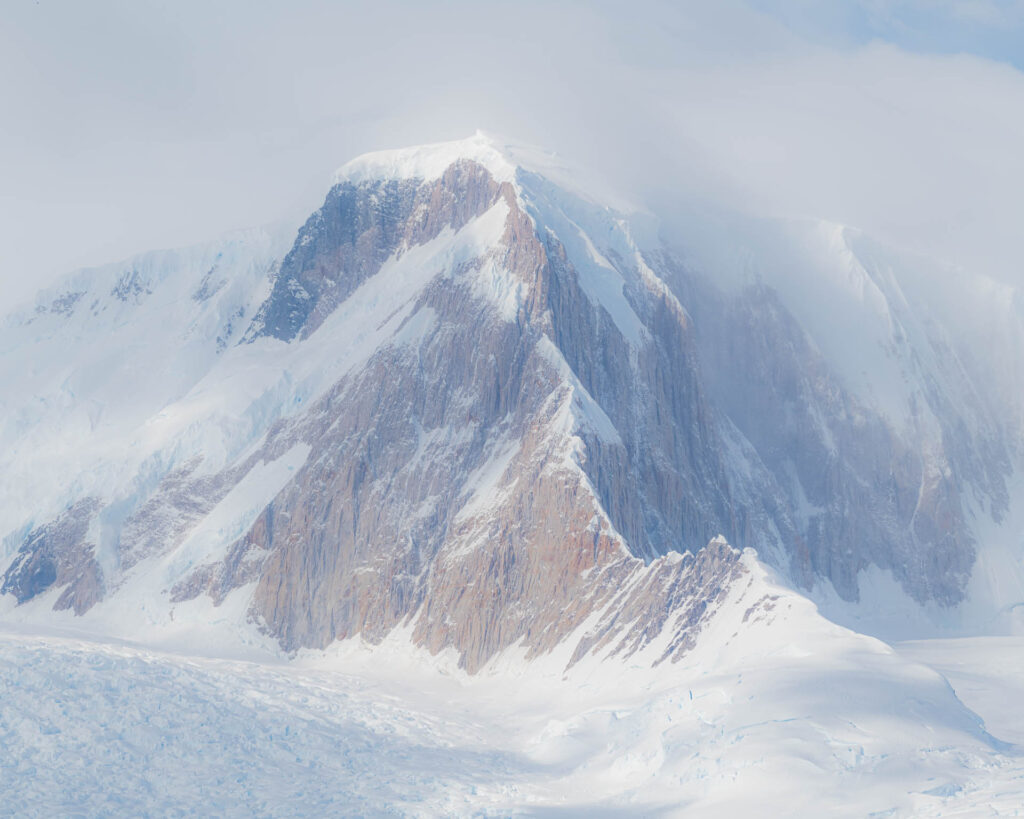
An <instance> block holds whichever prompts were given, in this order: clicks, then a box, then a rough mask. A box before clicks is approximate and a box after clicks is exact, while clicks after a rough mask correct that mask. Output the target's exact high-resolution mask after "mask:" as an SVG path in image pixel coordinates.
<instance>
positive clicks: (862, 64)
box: [0, 0, 1024, 301]
mask: <svg viewBox="0 0 1024 819" xmlns="http://www.w3.org/2000/svg"><path fill="white" fill-rule="evenodd" d="M851 7H852V8H853V12H851V13H844V14H839V13H836V12H833V11H828V9H829V8H833V9H834V8H835V4H824V3H816V2H810V1H809V0H808V1H807V2H795V1H794V2H781V3H771V4H769V3H765V2H755V1H754V0H751V2H749V3H744V2H739V0H723V1H722V2H720V3H714V4H709V3H703V2H701V3H698V2H689V3H668V2H658V1H657V0H645V2H641V3H638V4H633V5H631V6H630V8H629V9H626V8H625V7H623V6H621V4H615V3H610V2H602V1H601V0H598V1H597V2H588V3H583V2H566V3H558V4H553V3H541V2H535V1H534V0H527V1H526V2H517V3H504V2H495V3H487V4H481V3H469V2H439V3H432V4H425V3H413V2H383V3H373V4H370V3H348V4H330V3H317V2H296V3H293V4H287V5H284V4H281V5H277V4H256V3H248V2H246V3H242V2H237V1H236V2H222V3H217V4H213V5H211V4H208V3H198V2H184V1H183V2H180V3H175V4H166V5H154V4H145V5H144V6H143V5H140V4H135V3H129V2H121V3H117V2H110V3H106V4H101V5H97V4H79V3H54V2H47V0H42V2H39V3H34V2H28V1H27V0H26V1H25V2H20V3H16V4H13V5H12V6H11V7H9V11H8V12H7V13H5V19H4V21H3V23H0V74H2V76H5V77H8V78H12V77H16V78H17V79H18V81H17V82H7V83H4V84H3V85H0V110H3V111H4V112H5V120H4V121H5V127H4V128H3V129H0V178H2V179H3V180H4V184H3V186H2V188H0V247H3V248H4V253H3V257H2V267H0V287H2V288H3V296H4V299H5V300H7V301H10V300H12V299H17V298H21V297H24V296H26V295H28V294H29V293H30V292H31V291H32V290H34V289H35V287H36V286H37V285H39V284H40V283H42V282H43V281H45V280H46V279H47V278H49V277H52V276H53V275H54V274H55V273H57V272H59V271H62V270H67V269H70V268H71V267H74V266H76V265H80V264H87V263H99V262H102V261H107V260H110V259H112V258H118V257H121V256H124V255H127V254H128V253H131V252H134V251H138V250H144V249H147V248H149V247H156V246H171V245H180V244H185V243H188V242H191V241H197V240H201V239H203V238H206V237H208V236H210V235H214V234H217V233H219V232H222V231H224V230H228V229H231V228H234V227H240V226H245V225H250V224H259V223H262V222H266V221H271V220H274V219H278V218H282V217H289V218H294V219H300V218H302V216H304V215H305V214H306V213H308V212H309V211H310V210H311V209H312V208H314V207H316V205H317V204H318V203H319V200H320V199H321V198H322V196H323V193H324V187H325V185H326V182H327V179H328V178H329V175H330V173H331V171H332V170H333V168H334V167H336V166H337V165H340V164H342V163H343V162H344V161H345V160H346V159H348V158H349V157H351V156H352V155H354V154H356V153H359V152H362V151H365V150H371V149H374V148H380V147H393V146H398V145H402V144H412V143H418V142H427V141H434V140H438V139H448V138H457V137H461V136H464V135H466V134H468V133H471V132H472V131H473V130H475V129H476V128H481V127H482V128H485V129H488V130H492V131H497V132H499V133H505V134H508V135H509V136H512V137H514V138H518V139H521V140H524V141H527V142H533V143H536V144H540V145H544V146H546V147H550V148H552V149H554V150H557V151H558V152H560V153H562V154H565V155H566V156H569V157H572V158H573V159H574V160H576V161H577V162H578V163H579V164H581V165H584V166H590V167H592V168H594V169H595V170H596V171H598V172H599V173H602V174H604V175H606V176H607V177H608V178H609V179H610V180H611V181H612V182H613V183H614V184H615V185H616V186H617V187H620V188H621V189H623V190H626V191H635V192H638V193H640V194H641V195H643V196H645V197H648V198H650V199H651V200H652V201H667V200H669V199H671V198H672V197H673V196H678V197H689V198H691V199H692V198H700V199H706V200H710V201H714V202H717V203H720V204H724V205H727V206H736V207H743V208H746V209H749V210H754V211H757V212H764V213H784V214H789V215H793V214H795V215H808V216H818V217H823V218H830V219H835V220H838V221H843V222H847V223H851V224H855V225H858V226H861V227H863V228H865V229H867V230H868V231H870V232H873V233H878V234H880V235H882V237H883V238H886V239H888V240H890V241H895V242H897V243H901V244H907V245H909V246H912V247H914V248H916V249H924V250H926V251H929V252H932V253H934V254H936V255H939V256H941V257H942V258H946V259H949V260H952V261H955V262H959V263H962V264H969V265H976V266H983V267H985V268H986V269H987V270H989V271H990V272H998V275H1001V276H1003V277H1014V276H1018V275H1020V270H1019V266H1017V263H1016V260H1015V258H1014V252H1015V244H1016V242H1015V236H1014V233H1015V229H1016V225H1017V224H1018V223H1019V222H1020V217H1021V215H1022V214H1021V206H1020V203H1019V196H1018V195H1017V192H1018V191H1019V190H1021V189H1022V186H1024V167H1022V159H1021V157H1020V151H1019V149H1018V147H1017V146H1019V144H1021V142H1020V140H1021V136H1024V134H1022V123H1024V116H1022V114H1021V112H1024V105H1022V102H1024V84H1022V83H1024V80H1022V75H1021V73H1020V72H1019V71H1018V70H1016V69H1015V68H1013V67H1012V65H1008V64H1005V63H1003V64H1000V63H998V62H995V61H993V60H989V59H986V57H985V56H984V55H986V54H987V53H988V52H987V51H986V49H987V48H989V46H988V45H986V43H995V45H993V46H992V48H993V49H994V51H992V53H993V54H995V56H996V57H997V58H999V57H1000V55H1001V54H1003V52H1002V51H1000V50H999V48H1002V46H999V42H997V41H998V37H999V32H998V31H997V30H996V29H997V28H998V25H997V24H996V23H994V22H992V21H994V20H996V19H999V20H1003V21H1004V22H1005V21H1006V20H1010V21H1011V23H1012V21H1013V20H1017V19H1018V9H1019V4H1000V3H995V2H984V3H978V4H963V3H952V2H951V3H947V4H946V6H945V7H944V10H940V12H938V13H936V14H935V15H934V16H929V15H928V14H927V13H926V12H925V11H924V10H923V7H921V5H920V4H918V3H915V2H913V0H905V2H892V3H881V2H872V1H869V0H865V2H863V3H861V4H859V5H858V4H852V6H851ZM925 18H927V22H928V25H927V26H924V24H922V23H920V22H917V23H915V20H917V21H920V20H922V19H925ZM967 18H970V20H973V21H975V22H971V23H969V24H967V23H963V22H961V25H960V28H961V29H963V30H964V31H968V30H969V31H973V32H975V34H974V35H972V36H974V37H975V39H974V40H972V41H970V43H968V45H970V47H971V48H973V49H975V51H976V52H977V54H976V55H975V56H970V55H967V54H960V53H957V52H958V51H959V50H962V49H958V48H955V47H952V46H951V43H952V44H953V46H955V44H956V40H955V37H953V36H952V35H951V34H950V32H951V31H954V30H955V28H956V27H955V26H954V25H953V23H952V22H950V21H953V20H954V19H957V20H961V21H963V20H965V19H967ZM915 25H917V29H914V26H915ZM1013 25H1016V23H1013ZM929 26H930V27H931V30H932V34H930V35H927V36H925V34H920V35H919V36H917V35H915V31H917V32H923V31H924V30H925V29H927V28H928V27H929ZM1011 31H1012V28H1011ZM915 36H916V37H917V39H915ZM929 37H931V40H930V44H929V39H928V38H929ZM986 37H987V38H988V39H987V40H986V39H985V38H986ZM951 38H952V39H951ZM979 38H980V39H979ZM997 46H999V47H998V48H997ZM967 50H970V49H967ZM978 55H981V56H978ZM1010 62H1011V63H1012V60H1010Z"/></svg>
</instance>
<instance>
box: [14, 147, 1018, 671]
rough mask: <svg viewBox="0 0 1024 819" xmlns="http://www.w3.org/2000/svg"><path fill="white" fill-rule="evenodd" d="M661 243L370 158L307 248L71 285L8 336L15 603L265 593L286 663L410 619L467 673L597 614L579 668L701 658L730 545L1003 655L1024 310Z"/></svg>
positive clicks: (821, 591)
mask: <svg viewBox="0 0 1024 819" xmlns="http://www.w3.org/2000/svg"><path fill="white" fill-rule="evenodd" d="M645 220H646V221H645ZM649 221H650V216H649V215H647V216H645V215H643V214H641V215H640V216H637V215H635V214H630V213H623V212H620V211H618V210H616V209H613V208H611V207H609V206H607V205H604V204H602V203H601V202H600V201H598V200H596V199H595V198H594V197H593V196H592V195H590V194H589V193H587V191H586V189H585V187H584V186H582V185H580V184H578V183H577V182H576V181H575V180H574V179H573V177H572V176H571V174H569V173H568V172H566V171H565V169H564V168H560V167H559V166H558V165H557V164H556V163H555V162H554V161H553V160H552V158H551V157H547V156H545V155H543V154H539V153H538V152H524V151H523V150H522V149H516V148H510V147H507V146H504V145H503V144H502V143H500V142H499V141H497V140H494V139H491V138H489V137H485V136H482V135H477V136H476V137H473V138H471V139H469V140H465V141H462V142H456V143H447V144H442V145H435V146H425V147H421V148H415V149H409V150H403V151H391V152H383V153H378V154H370V155H367V156H364V157H361V158H359V159H357V160H354V161H353V162H351V163H349V164H348V165H346V166H345V167H344V168H342V169H341V170H340V171H339V173H338V174H337V177H336V179H335V181H334V184H333V186H332V187H331V189H330V190H329V192H328V194H327V197H326V200H325V202H324V204H323V206H322V207H321V208H320V209H319V210H317V211H316V212H315V213H314V214H313V215H312V216H311V217H310V218H309V219H308V220H307V222H306V223H305V224H304V225H303V226H302V227H301V228H300V229H299V231H298V235H297V237H296V238H295V239H294V241H291V242H290V247H289V239H288V238H287V234H286V233H285V232H283V231H278V232H277V233H276V234H274V235H270V234H267V233H265V232H258V231H256V232H250V233H246V234H240V235H236V236H232V237H229V238H227V239H226V240H224V241H223V242H220V243H215V244H213V245H210V246H205V247H200V248H196V249H193V250H190V251H183V252H166V253H152V254H147V255H145V256H142V257H139V258H137V259H133V260H131V261H129V262H127V263H124V264H121V265H113V266H109V267H107V268H102V269H97V270H88V271H82V272H80V273H78V274H75V275H74V276H72V277H71V278H70V279H68V280H67V281H66V282H64V283H63V284H62V285H60V286H58V287H57V288H55V289H54V290H52V291H50V292H47V293H44V294H42V295H41V296H40V298H39V299H38V302H37V304H36V305H35V307H34V308H33V309H30V310H28V311H21V312H15V313H13V314H11V315H9V316H8V317H7V319H6V320H5V323H4V325H3V329H2V336H0V338H2V339H3V340H2V342H0V343H2V345H3V350H4V356H3V361H4V362H5V364H6V370H7V371H6V372H5V373H4V380H5V383H6V384H9V385H10V389H9V390H8V391H7V394H6V395H5V396H4V399H3V406H2V408H0V409H2V412H3V418H4V422H5V426H4V431H3V434H2V440H0V443H2V444H3V448H4V452H5V455H4V459H5V468H4V470H3V478H2V480H3V481H4V486H3V492H2V497H3V498H4V500H5V502H4V504H3V509H2V510H0V523H2V527H3V530H4V532H5V538H4V548H5V555H6V563H7V565H6V567H5V570H4V573H3V576H2V585H0V588H2V591H3V593H4V594H3V597H2V598H0V599H3V600H4V601H6V606H7V607H8V608H10V607H11V605H12V604H14V603H16V604H17V606H18V614H17V615H16V616H24V617H28V616H32V617H35V616H39V617H49V615H46V614H44V613H43V612H44V611H46V610H49V609H54V610H57V611H62V610H69V609H70V610H72V611H73V612H74V613H75V614H77V615H81V616H83V617H85V618H86V620H90V619H96V620H97V621H99V620H102V619H104V615H103V611H104V610H111V611H113V610H118V611H122V610H131V609H134V610H137V611H145V612H147V615H146V616H147V617H148V618H149V620H150V622H151V623H152V624H154V625H157V624H160V623H163V624H166V623H168V622H170V618H171V617H172V616H174V613H175V612H176V611H177V610H178V609H180V608H182V607H183V606H184V607H186V608H187V604H189V603H190V602H194V601H196V600H197V599H199V598H208V599H209V600H210V601H212V602H213V604H214V605H215V606H219V605H221V604H222V603H223V602H224V601H226V600H228V599H232V600H234V599H235V598H239V599H240V598H241V597H245V598H246V602H245V603H244V604H241V603H235V605H236V606H238V607H239V608H240V609H242V610H243V611H244V612H245V614H244V616H243V617H241V618H239V619H240V620H242V621H243V622H244V621H246V620H247V621H251V622H253V623H256V624H258V627H259V629H260V630H261V631H262V632H264V633H265V634H267V635H270V636H272V637H273V638H274V639H275V640H276V641H278V643H279V644H280V646H281V647H282V648H283V649H285V650H286V651H295V650H298V649H300V648H306V647H311V648H323V647H325V646H327V645H329V644H330V643H332V642H333V641H335V640H339V639H345V638H348V637H352V636H354V635H361V636H362V637H363V638H365V639H368V640H370V641H371V642H379V641H380V640H381V639H383V638H384V637H385V636H386V635H387V634H388V633H390V632H391V631H392V630H393V629H395V628H397V627H399V626H408V627H410V628H411V630H412V631H411V634H412V640H413V642H415V643H416V644H418V645H422V646H426V647H428V648H429V649H430V650H431V651H434V652H436V651H440V650H442V649H446V648H454V649H455V650H456V651H457V652H458V653H459V655H460V657H461V658H462V662H463V664H464V665H465V667H467V668H469V669H471V670H472V669H477V668H480V667H481V666H483V665H484V664H486V662H487V661H488V660H489V659H490V658H492V657H493V656H495V654H496V653H497V652H500V651H502V650H505V649H507V648H509V647H510V646H513V645H523V646H526V647H527V648H528V649H529V650H530V652H531V653H532V654H539V653H543V652H545V651H548V650H550V649H551V648H553V647H554V646H556V645H558V644H559V643H560V642H561V641H563V640H565V639H568V638H569V637H570V635H572V634H574V633H575V632H576V631H577V630H578V629H579V628H580V626H581V624H583V623H585V622H587V621H588V618H593V617H596V616H598V613H599V612H603V617H604V620H603V621H602V622H601V623H600V624H599V625H598V626H596V627H595V628H596V631H595V632H594V634H592V635H589V636H588V637H587V638H585V639H583V640H581V641H580V642H579V647H580V651H581V652H585V651H586V650H588V649H587V646H590V645H592V644H605V643H609V644H615V645H616V646H618V647H619V648H620V649H621V650H622V651H624V652H627V653H628V652H630V651H634V650H636V649H637V648H638V647H639V646H640V645H642V644H643V643H644V642H646V641H647V640H649V639H651V637H652V636H653V634H654V633H656V632H657V631H658V630H659V629H660V628H661V627H662V625H664V623H665V622H667V621H668V620H670V619H671V616H675V615H676V614H679V624H677V625H673V628H676V629H677V634H676V643H677V644H678V645H679V646H680V647H685V646H687V645H689V644H690V643H691V642H692V640H693V635H694V632H695V631H697V630H699V629H700V628H701V627H702V624H701V616H702V615H701V614H700V612H701V611H703V610H704V609H705V607H706V606H707V605H708V604H709V603H710V602H711V601H713V600H714V599H716V596H718V595H720V594H722V593H724V590H725V589H727V588H728V586H729V584H730V583H731V582H733V581H734V579H735V576H736V575H737V573H738V571H739V570H738V568H737V566H738V562H737V561H738V557H737V556H736V553H733V552H732V550H731V549H727V548H725V547H724V546H721V545H715V544H712V546H710V547H707V546H706V544H708V543H709V541H711V539H712V538H714V537H715V536H716V535H719V534H721V535H724V537H725V539H726V540H727V541H728V542H729V543H731V544H733V545H734V546H735V547H737V548H739V549H743V548H748V547H749V548H753V549H756V551H757V552H758V554H759V555H760V556H761V559H763V560H765V561H767V562H768V563H769V564H770V565H772V566H774V567H775V568H776V569H778V570H779V571H780V572H782V574H783V575H784V576H785V577H788V578H789V580H790V582H791V583H793V584H794V586H795V587H796V588H801V589H805V590H807V591H808V592H809V593H811V594H813V595H815V596H816V599H818V600H819V602H821V603H822V605H825V606H826V608H827V609H828V608H829V606H831V608H832V610H834V612H835V613H836V616H839V617H840V618H842V617H843V616H846V617H847V618H853V619H855V620H856V619H857V618H859V617H862V616H869V615H870V614H872V613H874V612H877V611H878V609H879V607H878V605H877V601H874V598H877V597H878V596H879V595H882V596H885V597H886V598H887V601H888V604H890V605H891V606H893V607H894V608H895V611H896V612H897V616H898V617H899V619H900V621H901V622H905V621H906V612H907V611H912V612H914V613H915V614H918V615H920V613H921V612H925V613H926V614H927V618H926V619H928V620H929V622H930V623H931V624H933V625H934V624H935V623H939V624H942V623H945V624H947V626H948V624H949V623H956V624H961V623H967V622H970V623H971V624H976V623H979V622H982V621H987V626H988V627H989V628H992V627H1001V628H1006V627H1007V626H1006V622H1005V621H1006V620H1007V618H1008V617H1010V618H1012V615H1011V614H1007V612H1012V610H1013V609H1012V607H1013V605H1014V604H1016V603H1017V602H1019V601H1020V600H1021V599H1024V597H1022V596H1021V595H1022V594H1024V580H1022V577H1021V572H1020V568H1019V566H1020V560H1019V549H1018V551H1017V552H1016V553H1015V552H1014V551H1013V549H1014V548H1015V547H1016V546H1017V544H1015V543H1012V529H1011V530H1010V531H1011V536H1010V537H1004V538H1002V539H1000V538H998V537H993V536H992V533H993V532H996V531H1001V530H1000V525H1001V524H1002V523H1004V522H1005V521H1014V520H1016V519H1017V515H1019V514H1020V492H1019V491H1018V490H1017V489H1016V486H1017V483H1016V481H1015V478H1014V476H1015V474H1016V464H1017V461H1018V460H1019V446H1018V445H1017V441H1019V440H1020V434H1019V433H1020V419H1021V417H1022V413H1021V407H1020V402H1019V399H1018V398H1017V396H1016V394H1015V392H1014V391H1013V389H1012V384H1013V383H1014V380H1013V379H1014V377H1015V376H1016V374H1017V373H1019V372H1020V370H1021V358H1020V355H1019V352H1020V350H1021V349H1022V346H1021V344H1020V339H1021V326H1022V324H1021V316H1022V313H1021V299H1020V297H1019V295H1018V294H1017V293H1016V292H1014V291H1009V290H1008V289H1007V288H1000V287H998V286H997V285H995V284H994V283H991V282H986V281H984V280H982V279H978V278H975V279H973V280H972V279H970V277H968V276H966V274H964V275H962V276H960V279H959V280H957V277H956V276H953V275H950V274H948V273H947V274H946V275H939V274H933V275H929V274H930V273H931V271H929V270H928V269H927V263H925V262H922V261H921V260H914V259H912V260H907V259H905V258H901V257H899V256H898V255H897V254H894V253H893V252H891V251H888V250H887V249H885V248H882V247H880V246H878V245H876V244H873V243H871V242H870V240H868V239H866V238H864V237H862V236H860V235H859V234H857V233H856V232H854V231H850V230H848V229H844V228H838V227H834V226H830V225H822V224H801V223H783V224H779V223H774V222H773V223H764V222H755V221H753V220H750V221H749V222H748V223H746V224H743V225H741V227H742V230H741V231H737V232H736V233H731V234H730V235H726V236H723V235H718V236H715V235H713V233H712V232H711V231H709V232H708V237H707V238H703V239H702V238H699V237H698V238H697V239H694V236H693V232H692V231H691V232H690V233H685V232H684V234H683V235H679V234H675V235H670V234H669V231H667V230H666V229H664V228H663V229H662V232H661V235H660V236H658V235H657V234H656V233H654V232H652V231H651V229H650V227H649ZM734 228H735V225H730V226H729V227H728V229H727V230H729V231H731V230H733V229H734ZM720 229H721V228H720ZM723 232H724V231H723ZM638 235H643V236H644V237H645V238H644V239H643V240H640V239H638V238H637V236H638ZM936 280H943V281H952V282H953V284H952V285H951V286H950V287H949V292H943V293H939V292H935V287H934V285H933V282H934V281H936ZM965 314H966V315H965ZM994 334H1000V338H999V339H998V342H999V343H1001V345H1002V349H1004V350H1006V354H1005V356H1002V357H1000V359H999V361H998V362H993V361H992V360H991V357H989V356H986V355H985V354H984V350H985V347H984V346H983V345H986V344H991V343H992V337H993V335H994ZM26 364H27V366H26ZM997 369H998V370H999V371H996V370H997ZM1008 528H1009V527H1008ZM1018 531H1019V530H1018ZM1007 543H1009V544H1010V545H1006V544H1007ZM986 549H987V551H986ZM1000 550H1001V551H1000ZM993 567H997V568H996V571H993ZM1006 569H1010V570H1012V571H1009V572H1007V571H1006ZM986 572H987V573H988V574H987V575H986ZM993 575H998V576H997V577H994V578H993ZM993 582H998V583H999V588H998V589H994V588H993V587H992V586H993ZM972 583H973V584H974V585H973V586H972ZM986 584H987V585H986ZM862 586H863V587H864V588H865V589H866V590H867V591H868V594H869V595H871V596H873V602H872V604H871V606H870V607H867V606H865V607H861V606H858V605H857V602H858V600H859V599H860V597H861V594H862ZM624 588H630V589H633V591H632V593H631V594H630V595H626V596H624V595H623V594H622V590H623V589H624ZM879 589H881V590H882V591H879ZM627 598H628V599H627ZM115 601H120V602H115ZM868 608H870V609H871V610H872V611H868V612H865V609H868ZM882 608H885V607H884V606H882ZM22 609H24V613H22ZM659 612H660V614H656V613H659ZM30 613H32V614H31V615H30ZM36 613H38V614H36ZM1000 613H1001V614H1002V617H1003V621H1004V622H1003V623H1002V625H999V623H998V622H997V621H994V620H993V618H995V617H997V616H999V615H1000ZM670 615H671V616H670ZM921 616H922V617H923V616H924V615H921ZM919 619H920V617H919ZM993 622H996V626H993V625H992V623H993ZM882 627H883V626H879V628H882ZM972 627H975V626H974V625H972Z"/></svg>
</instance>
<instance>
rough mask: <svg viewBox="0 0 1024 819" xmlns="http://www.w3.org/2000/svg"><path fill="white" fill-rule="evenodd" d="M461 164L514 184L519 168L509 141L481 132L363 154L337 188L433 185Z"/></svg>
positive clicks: (337, 178)
mask: <svg viewBox="0 0 1024 819" xmlns="http://www.w3.org/2000/svg"><path fill="white" fill-rule="evenodd" d="M459 160H468V161H470V162H475V163H477V164H478V165H481V166H483V167H484V168H486V169H487V171H488V173H490V175H491V176H492V177H493V178H494V180H495V181H496V182H512V181H514V180H515V176H516V171H517V168H518V164H517V162H516V160H515V157H514V152H513V150H512V149H511V147H510V146H509V145H508V144H507V143H506V141H505V140H502V139H500V138H498V137H496V136H494V135H491V134H486V133H484V132H483V131H477V132H476V133H475V134H473V136H471V137H468V138H466V139H458V140H452V141H450V142H435V143H432V144H429V145H415V146H412V147H408V148H398V149H394V150H388V151H373V152H371V153H366V154H362V155H361V156H357V157H356V158H355V159H352V160H350V161H349V162H346V163H345V164H344V165H342V166H341V167H340V168H339V169H338V170H337V171H336V172H335V174H334V184H336V185H337V184H342V183H346V182H348V183H351V184H353V185H359V184H362V183H365V182H375V181H381V180H389V179H418V180H421V181H423V182H430V181H433V180H435V179H438V178H440V177H441V175H442V174H443V173H444V172H445V171H446V170H447V169H448V168H449V167H450V166H451V165H452V164H454V163H455V162H458V161H459Z"/></svg>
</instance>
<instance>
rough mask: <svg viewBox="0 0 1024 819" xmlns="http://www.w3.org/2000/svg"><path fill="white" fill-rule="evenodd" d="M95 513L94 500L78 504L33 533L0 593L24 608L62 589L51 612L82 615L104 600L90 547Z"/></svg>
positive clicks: (101, 576)
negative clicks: (53, 589) (45, 595)
mask: <svg viewBox="0 0 1024 819" xmlns="http://www.w3.org/2000/svg"><path fill="white" fill-rule="evenodd" d="M98 509H99V502H98V501H96V500H95V499H91V498H90V499H87V500H84V501H81V502H79V503H77V504H75V505H74V506H72V507H71V508H70V509H68V510H67V511H66V512H64V514H63V515H61V516H60V517H59V518H57V519H56V520H55V521H53V522H52V523H48V524H46V525H45V526H40V527H38V528H36V529H33V530H32V531H31V532H29V533H28V535H27V536H26V538H25V541H24V543H23V544H22V547H21V549H20V550H19V551H18V556H17V557H16V558H15V560H14V562H13V563H11V565H10V566H9V567H8V569H7V571H6V572H5V573H4V578H3V585H2V586H0V593H3V594H13V595H14V596H15V597H16V598H17V600H18V602H19V603H24V602H26V601H28V600H31V599H32V598H34V597H36V596H37V595H39V594H42V593H43V592H45V591H48V590H49V589H51V588H54V587H57V588H60V587H64V591H63V592H62V593H61V595H60V597H59V598H58V599H57V601H56V602H55V603H54V605H53V609H54V611H62V610H64V609H74V611H75V614H84V613H85V612H86V611H88V610H89V609H90V608H91V607H92V606H94V605H95V604H96V603H97V602H99V600H100V598H102V596H103V591H104V589H103V571H102V570H101V569H100V566H99V564H98V563H97V562H96V559H95V557H94V556H93V552H94V550H95V544H94V543H90V542H89V541H88V538H89V524H90V522H91V520H92V518H93V515H95V514H96V512H97V511H98Z"/></svg>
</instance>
